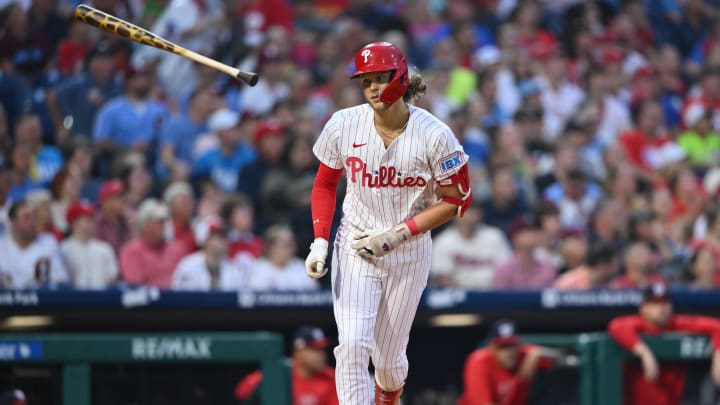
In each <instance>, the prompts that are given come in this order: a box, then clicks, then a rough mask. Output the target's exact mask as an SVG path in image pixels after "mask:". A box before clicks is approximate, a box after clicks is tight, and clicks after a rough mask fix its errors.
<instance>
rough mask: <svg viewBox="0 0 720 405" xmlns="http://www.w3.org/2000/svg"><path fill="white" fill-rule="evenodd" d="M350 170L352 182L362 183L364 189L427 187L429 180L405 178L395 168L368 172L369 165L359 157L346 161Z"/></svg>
mask: <svg viewBox="0 0 720 405" xmlns="http://www.w3.org/2000/svg"><path fill="white" fill-rule="evenodd" d="M345 164H346V165H347V167H349V168H350V181H351V182H353V183H357V182H360V184H362V186H363V187H370V188H380V187H425V186H427V180H425V179H424V178H422V177H420V176H417V177H413V176H403V175H402V173H399V172H398V171H397V169H396V168H395V167H394V166H380V167H379V168H378V169H377V170H375V171H373V172H372V173H371V172H368V171H367V164H366V163H365V162H363V160H362V159H360V158H357V157H349V158H347V160H346V161H345Z"/></svg>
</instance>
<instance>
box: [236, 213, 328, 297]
mask: <svg viewBox="0 0 720 405" xmlns="http://www.w3.org/2000/svg"><path fill="white" fill-rule="evenodd" d="M263 244H264V249H265V250H264V253H263V256H262V257H261V258H260V259H258V260H257V261H256V262H255V264H253V265H252V271H251V275H250V286H251V288H253V289H255V290H277V291H288V290H315V289H318V288H319V287H320V285H319V284H318V281H317V280H316V279H314V278H310V277H307V275H306V274H305V263H304V262H303V261H302V260H301V259H299V258H297V257H296V256H295V253H296V244H295V236H294V235H293V233H292V230H291V229H290V228H289V227H287V226H284V225H272V226H270V227H269V228H268V229H267V230H266V231H265V233H264V235H263Z"/></svg>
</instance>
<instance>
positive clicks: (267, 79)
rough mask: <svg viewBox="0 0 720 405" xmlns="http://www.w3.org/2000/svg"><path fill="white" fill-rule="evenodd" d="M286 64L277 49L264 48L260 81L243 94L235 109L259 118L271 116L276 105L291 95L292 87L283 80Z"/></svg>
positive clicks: (260, 64) (260, 61)
mask: <svg viewBox="0 0 720 405" xmlns="http://www.w3.org/2000/svg"><path fill="white" fill-rule="evenodd" d="M285 62H286V60H285V56H284V55H282V54H281V53H280V51H279V50H278V49H277V48H275V47H270V46H266V47H264V48H263V50H262V51H261V55H260V58H259V62H258V63H259V72H258V73H259V75H260V79H259V80H258V82H257V84H256V85H255V86H253V87H249V88H247V89H245V90H244V91H243V92H242V93H241V95H240V100H239V105H238V106H236V108H235V109H236V110H239V111H241V112H243V113H245V112H247V113H250V114H253V115H258V116H265V115H267V114H269V113H270V111H271V110H272V108H273V106H274V105H275V103H277V102H278V101H280V100H282V99H284V98H286V97H287V96H288V95H289V94H290V86H288V84H287V83H285V81H284V80H283V69H282V67H283V63H285Z"/></svg>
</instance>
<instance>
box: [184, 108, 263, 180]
mask: <svg viewBox="0 0 720 405" xmlns="http://www.w3.org/2000/svg"><path fill="white" fill-rule="evenodd" d="M239 123H240V116H239V115H238V113H236V112H234V111H232V110H228V109H221V110H218V111H216V112H215V113H214V114H213V115H212V116H210V119H209V120H208V126H209V127H210V130H211V131H212V132H213V133H214V134H216V135H217V145H216V146H214V147H211V148H210V149H208V150H207V151H205V152H204V153H202V154H201V155H200V156H199V157H198V158H197V159H196V160H195V163H194V164H193V167H192V177H193V178H194V179H203V178H210V179H211V180H212V182H213V183H214V184H215V185H216V186H217V187H218V188H219V189H220V190H222V191H225V192H229V193H231V192H234V191H235V190H236V189H237V187H238V184H239V180H240V172H241V171H242V169H243V168H244V167H245V166H247V165H248V164H249V163H251V162H252V161H253V160H255V150H254V149H253V148H251V147H250V146H248V145H245V144H243V143H242V142H241V137H242V133H241V132H240V130H239V128H238V124H239Z"/></svg>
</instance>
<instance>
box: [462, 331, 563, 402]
mask: <svg viewBox="0 0 720 405" xmlns="http://www.w3.org/2000/svg"><path fill="white" fill-rule="evenodd" d="M576 358H577V356H575V355H571V354H568V353H564V352H563V351H562V350H558V349H553V348H549V347H543V346H536V345H531V344H525V343H523V342H522V341H521V339H520V336H519V335H518V334H517V326H516V325H515V322H513V321H510V320H505V319H503V320H499V321H497V322H495V323H494V324H493V325H492V328H491V329H490V341H489V344H488V345H487V347H483V348H480V349H477V350H475V351H473V352H472V353H470V355H469V356H468V358H467V360H466V361H465V368H464V370H463V383H464V386H465V387H464V391H463V394H462V396H461V397H460V400H459V402H458V405H524V404H527V403H528V395H529V393H530V388H531V385H532V381H533V379H534V377H535V375H536V374H537V372H538V371H540V370H547V369H549V368H551V367H552V366H553V365H555V364H568V363H569V362H571V361H573V360H575V359H576Z"/></svg>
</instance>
